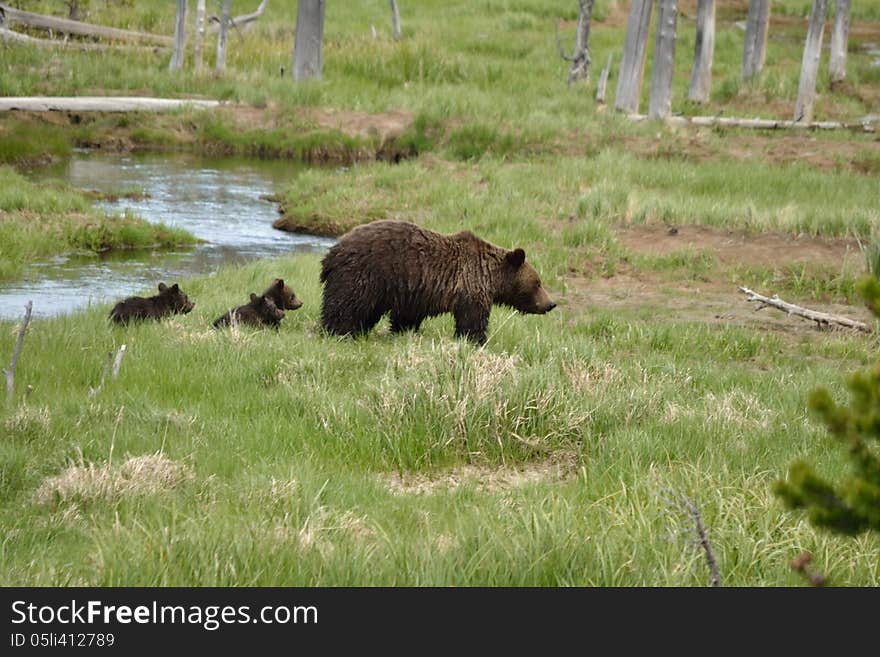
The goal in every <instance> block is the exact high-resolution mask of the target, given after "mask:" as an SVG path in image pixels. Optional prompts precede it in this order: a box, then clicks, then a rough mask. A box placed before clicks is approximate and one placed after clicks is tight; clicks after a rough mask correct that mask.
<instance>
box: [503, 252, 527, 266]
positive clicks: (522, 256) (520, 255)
mask: <svg viewBox="0 0 880 657" xmlns="http://www.w3.org/2000/svg"><path fill="white" fill-rule="evenodd" d="M506 259H507V262H508V264H510V265H511V266H512V267H514V268H517V269H518V268H520V267H522V263H524V262H525V261H526V252H525V251H523V250H522V249H514V250H513V251H508V252H507V256H506Z"/></svg>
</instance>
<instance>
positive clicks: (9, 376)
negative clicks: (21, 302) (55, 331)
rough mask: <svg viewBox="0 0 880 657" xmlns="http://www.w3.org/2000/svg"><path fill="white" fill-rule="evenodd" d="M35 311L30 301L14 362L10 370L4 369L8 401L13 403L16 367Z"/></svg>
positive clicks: (11, 363) (22, 323)
mask: <svg viewBox="0 0 880 657" xmlns="http://www.w3.org/2000/svg"><path fill="white" fill-rule="evenodd" d="M33 309H34V302H33V301H28V302H27V305H25V307H24V320H22V322H21V327H20V328H19V329H18V337H17V338H16V339H15V347H14V348H13V350H12V360H11V361H10V362H9V369H4V370H3V374H4V375H5V376H6V401H7V402H11V401H12V392H13V389H14V388H15V366H16V365H17V364H18V358H19V356H21V347H22V344H23V343H24V334H25V332H26V331H27V327H28V324H29V323H30V321H31V311H32V310H33Z"/></svg>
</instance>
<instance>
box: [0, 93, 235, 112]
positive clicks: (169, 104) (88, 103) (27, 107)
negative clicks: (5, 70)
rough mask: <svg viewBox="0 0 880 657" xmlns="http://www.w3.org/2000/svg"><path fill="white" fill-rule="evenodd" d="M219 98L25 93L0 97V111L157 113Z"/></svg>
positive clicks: (211, 104)
mask: <svg viewBox="0 0 880 657" xmlns="http://www.w3.org/2000/svg"><path fill="white" fill-rule="evenodd" d="M220 104H221V103H220V101H219V100H191V99H188V98H141V97H138V96H132V97H126V96H117V97H114V96H68V97H65V96H26V97H18V98H16V97H0V112H2V111H9V110H22V111H26V112H54V111H61V112H151V111H152V112H161V111H165V110H173V109H179V108H182V107H192V108H195V109H201V108H211V107H218V106H219V105H220Z"/></svg>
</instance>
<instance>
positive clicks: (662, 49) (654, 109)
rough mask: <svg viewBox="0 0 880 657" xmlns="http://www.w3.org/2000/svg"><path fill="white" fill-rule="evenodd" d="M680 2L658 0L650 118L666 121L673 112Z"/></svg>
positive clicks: (649, 102) (649, 106) (649, 103)
mask: <svg viewBox="0 0 880 657" xmlns="http://www.w3.org/2000/svg"><path fill="white" fill-rule="evenodd" d="M677 21H678V0H657V36H656V41H655V44H654V69H653V72H652V75H651V97H650V99H649V101H648V118H651V119H665V118H666V117H667V116H669V114H670V113H671V112H672V71H673V69H674V68H675V37H676V34H675V32H676V27H677Z"/></svg>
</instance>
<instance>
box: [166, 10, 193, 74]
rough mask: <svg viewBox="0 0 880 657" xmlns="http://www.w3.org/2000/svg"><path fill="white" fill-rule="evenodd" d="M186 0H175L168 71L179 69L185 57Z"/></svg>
mask: <svg viewBox="0 0 880 657" xmlns="http://www.w3.org/2000/svg"><path fill="white" fill-rule="evenodd" d="M187 4H188V3H187V0H177V16H176V19H175V21H174V48H173V50H172V51H171V61H170V62H169V64H168V70H169V71H179V70H180V69H182V68H183V62H184V60H185V59H186V13H187V11H186V9H187V7H186V6H187Z"/></svg>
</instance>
